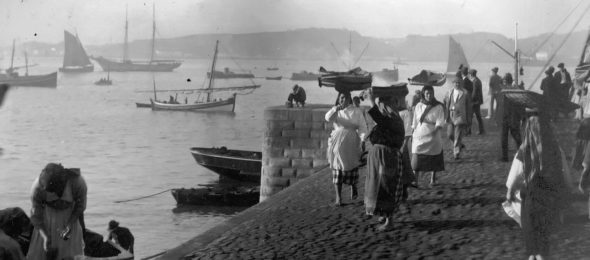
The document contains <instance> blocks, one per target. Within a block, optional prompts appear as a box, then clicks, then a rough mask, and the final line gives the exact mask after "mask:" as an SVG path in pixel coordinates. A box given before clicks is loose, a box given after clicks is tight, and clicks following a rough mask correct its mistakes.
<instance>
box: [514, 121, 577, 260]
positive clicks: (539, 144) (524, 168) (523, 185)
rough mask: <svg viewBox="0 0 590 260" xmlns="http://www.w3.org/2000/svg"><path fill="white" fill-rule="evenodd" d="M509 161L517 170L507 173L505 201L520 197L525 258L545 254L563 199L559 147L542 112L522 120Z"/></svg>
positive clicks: (564, 198) (564, 200) (541, 256)
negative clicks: (519, 139) (520, 133)
mask: <svg viewBox="0 0 590 260" xmlns="http://www.w3.org/2000/svg"><path fill="white" fill-rule="evenodd" d="M513 164H516V165H517V166H518V167H515V166H514V165H513V166H512V167H513V168H518V169H519V170H518V172H517V173H515V174H513V173H512V172H511V173H510V175H509V178H508V181H507V186H508V192H507V195H506V197H507V200H508V201H515V200H517V195H516V193H517V191H520V197H521V200H522V206H521V207H522V210H521V215H522V216H521V221H522V230H523V236H524V241H525V246H526V252H527V255H528V256H529V259H544V257H546V256H547V255H548V254H549V245H550V243H549V237H550V235H551V233H552V230H553V229H554V228H555V226H556V225H557V224H558V221H559V210H560V209H562V208H563V207H565V205H566V203H567V201H566V199H567V188H566V187H567V186H566V182H565V179H564V174H563V165H562V155H561V148H559V144H558V143H557V140H556V138H555V136H554V134H553V130H552V127H551V125H550V123H549V119H548V117H547V115H546V114H545V113H539V112H536V113H534V114H533V115H530V116H529V118H528V119H527V120H526V125H525V130H524V138H523V143H522V145H521V146H520V148H519V149H518V152H517V154H516V156H515V158H514V162H513Z"/></svg>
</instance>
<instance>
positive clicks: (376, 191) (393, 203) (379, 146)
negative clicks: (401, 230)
mask: <svg viewBox="0 0 590 260" xmlns="http://www.w3.org/2000/svg"><path fill="white" fill-rule="evenodd" d="M368 94H369V96H370V97H369V100H370V101H371V103H372V104H373V107H372V108H371V109H370V110H369V112H368V113H369V115H370V116H371V118H372V119H373V121H374V122H375V123H376V125H375V126H374V127H373V129H371V132H370V133H369V134H368V136H367V139H368V140H369V141H370V142H371V146H370V147H371V148H370V149H369V154H368V155H367V178H366V181H365V210H366V213H367V214H368V215H377V216H381V217H385V223H384V224H383V225H382V226H380V227H379V228H378V229H379V230H386V229H387V228H388V227H390V225H391V216H392V215H393V212H394V211H395V210H396V209H397V207H398V206H399V203H400V202H401V201H402V199H403V181H402V175H403V174H402V173H403V162H402V154H401V152H400V148H401V147H402V144H403V142H404V132H405V131H404V124H403V121H402V119H401V118H400V116H399V115H398V113H397V111H396V110H395V108H394V106H393V98H392V97H379V99H378V101H377V103H375V98H374V97H373V96H372V94H371V93H368Z"/></svg>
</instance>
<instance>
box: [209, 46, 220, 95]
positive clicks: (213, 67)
mask: <svg viewBox="0 0 590 260" xmlns="http://www.w3.org/2000/svg"><path fill="white" fill-rule="evenodd" d="M218 45H219V40H217V41H216V42H215V52H214V53H213V62H212V63H211V74H209V86H207V89H210V88H212V87H213V79H214V78H215V63H216V62H217V46H218ZM209 101H211V92H207V102H209Z"/></svg>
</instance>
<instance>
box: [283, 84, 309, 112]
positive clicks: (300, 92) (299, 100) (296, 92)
mask: <svg viewBox="0 0 590 260" xmlns="http://www.w3.org/2000/svg"><path fill="white" fill-rule="evenodd" d="M306 98H307V97H306V96H305V89H303V88H302V87H301V86H299V85H297V84H295V86H293V92H291V93H290V94H289V97H288V98H287V104H286V105H287V107H293V101H295V105H296V106H297V107H299V106H301V107H303V106H305V99H306Z"/></svg>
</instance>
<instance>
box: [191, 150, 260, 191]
mask: <svg viewBox="0 0 590 260" xmlns="http://www.w3.org/2000/svg"><path fill="white" fill-rule="evenodd" d="M190 150H191V154H192V156H193V158H195V161H197V163H198V164H199V165H201V166H203V167H205V168H207V169H210V170H212V171H214V172H216V173H217V174H219V175H223V176H225V177H228V178H231V179H235V180H240V181H250V182H257V183H260V171H261V169H262V152H253V151H242V150H227V149H225V151H224V150H223V147H222V148H202V147H193V148H191V149H190Z"/></svg>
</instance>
